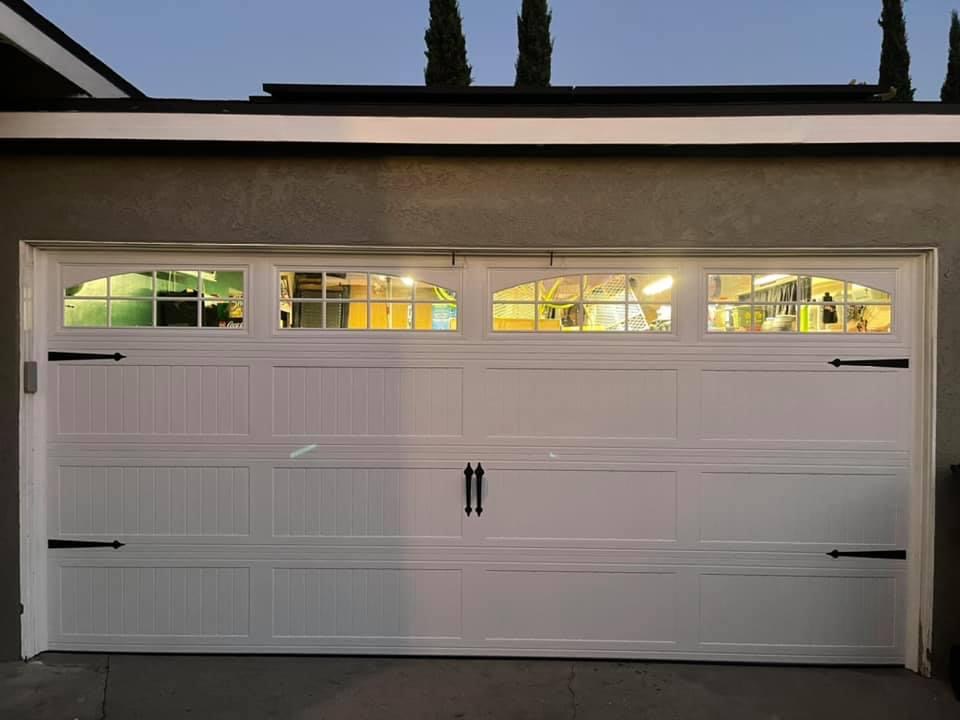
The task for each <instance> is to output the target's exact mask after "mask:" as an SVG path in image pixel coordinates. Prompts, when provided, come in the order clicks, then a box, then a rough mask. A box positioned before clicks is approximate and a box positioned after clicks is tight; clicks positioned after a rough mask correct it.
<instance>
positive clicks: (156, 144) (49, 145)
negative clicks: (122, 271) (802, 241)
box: [0, 139, 960, 158]
mask: <svg viewBox="0 0 960 720" xmlns="http://www.w3.org/2000/svg"><path fill="white" fill-rule="evenodd" d="M0 155H60V156H62V155H96V156H134V155H142V156H160V157H169V156H217V157H236V156H254V157H258V156H263V157H303V156H312V157H323V156H334V157H383V156H389V155H396V156H414V157H417V156H430V157H583V158H587V157H599V158H605V157H742V158H754V157H760V158H763V157H821V158H822V157H930V156H932V157H944V156H951V157H956V156H960V144H955V143H915V142H897V143H840V144H782V143H781V144H767V145H743V144H736V145H695V144H694V145H669V146H667V145H540V146H531V145H408V144H398V143H310V142H272V141H216V140H117V139H112V140H76V139H69V140H34V139H29V140H9V139H0Z"/></svg>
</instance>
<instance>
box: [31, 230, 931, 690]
mask: <svg viewBox="0 0 960 720" xmlns="http://www.w3.org/2000/svg"><path fill="white" fill-rule="evenodd" d="M65 246H68V247H70V249H78V250H79V249H90V250H98V249H99V250H101V251H102V250H103V246H102V245H98V244H96V243H62V242H56V241H46V242H44V241H38V242H29V241H24V242H21V243H20V299H21V305H20V360H21V366H22V364H23V363H24V362H26V361H36V360H39V359H41V358H43V357H45V353H46V351H47V348H46V337H47V328H46V322H47V320H46V318H47V313H46V312H44V311H43V310H44V308H45V302H44V301H45V300H46V299H47V298H48V295H49V292H50V291H51V289H50V288H48V287H46V284H47V281H46V278H47V277H48V273H47V272H46V269H47V263H48V261H49V260H48V258H49V253H48V252H45V250H48V249H54V248H59V249H65ZM110 249H111V250H112V251H116V250H119V249H123V250H128V251H132V252H143V251H145V250H147V249H152V250H156V251H167V252H170V251H171V249H172V248H171V246H170V245H162V244H157V245H153V246H145V245H144V244H143V243H135V242H131V243H129V244H126V245H125V246H124V247H123V248H118V247H116V246H113V247H111V248H110ZM178 249H179V250H180V251H181V252H182V251H184V250H185V249H186V248H183V247H179V248H178ZM194 249H195V250H196V251H201V250H202V251H203V252H206V253H216V252H230V253H231V254H236V252H237V248H233V247H231V248H224V247H222V246H220V247H218V246H214V245H204V246H197V247H196V248H194ZM297 250H298V252H301V253H310V252H311V251H313V252H318V253H325V254H330V253H332V252H335V253H338V254H342V253H343V252H344V248H336V249H333V248H329V247H323V246H315V247H314V246H303V247H298V248H297ZM368 250H372V249H368ZM376 250H377V252H378V253H379V254H382V255H384V256H392V257H394V258H395V257H396V256H397V255H401V254H417V255H424V254H426V253H425V252H424V249H423V248H419V249H416V252H412V249H408V250H407V251H406V253H404V250H402V249H400V250H398V249H391V248H378V249H376ZM264 251H265V248H262V247H257V248H252V247H251V248H250V249H249V252H250V254H260V253H263V252H264ZM586 251H587V249H579V250H578V251H577V252H576V254H577V255H579V256H581V257H582V256H583V255H585V254H587V253H586ZM437 252H438V251H437V250H436V249H434V251H433V253H434V254H437ZM439 252H442V253H444V254H452V255H454V256H455V255H456V254H486V255H489V254H491V253H490V251H489V250H486V251H485V252H483V253H480V252H478V251H477V250H475V249H474V250H470V249H447V250H441V251H439ZM619 252H620V254H631V255H657V256H663V255H664V254H665V253H664V251H662V250H657V251H652V250H650V251H642V250H637V251H624V250H621V251H619ZM514 253H516V251H514ZM554 253H556V254H557V255H560V254H564V253H563V250H557V251H554V252H551V251H550V250H533V249H531V250H530V251H529V253H527V254H529V255H539V256H547V255H549V256H551V257H552V256H553V255H554ZM571 254H573V253H571ZM597 254H598V255H602V254H606V252H605V251H604V250H603V249H599V250H598V251H597ZM670 254H671V255H673V256H676V257H684V256H693V255H700V256H702V255H713V256H718V255H722V256H754V257H756V256H765V257H770V256H778V255H787V254H790V255H807V256H816V255H819V256H822V255H823V254H824V249H823V248H804V249H784V248H776V249H773V248H771V249H763V248H744V249H738V250H729V251H723V252H722V253H720V252H718V251H717V250H716V249H686V250H679V249H678V250H675V251H671V252H670ZM831 254H833V255H836V254H837V253H836V252H834V251H831ZM842 254H844V255H848V256H852V257H857V256H859V257H870V256H876V255H890V254H896V255H900V256H904V257H912V258H915V259H916V260H917V261H918V264H919V271H918V272H919V275H920V276H921V277H922V283H923V288H922V291H921V293H920V297H921V299H922V302H923V309H922V312H923V323H922V326H921V327H918V328H916V338H915V342H914V347H915V348H916V350H915V353H916V358H917V372H916V374H915V376H916V382H917V383H918V386H917V388H916V397H917V399H918V402H917V407H916V410H915V412H916V418H915V420H916V422H915V425H916V437H915V446H916V449H917V452H916V453H915V458H914V467H915V472H914V473H913V479H912V481H911V483H910V503H909V512H910V517H909V522H908V526H909V548H910V551H909V552H910V556H909V563H908V582H907V602H906V613H907V617H906V627H907V628H914V630H913V631H908V632H907V636H906V638H905V641H906V645H905V648H906V652H905V657H904V665H905V666H906V667H907V669H909V670H913V671H915V672H918V673H920V674H922V675H926V676H929V675H930V674H931V656H932V653H931V650H932V635H933V595H934V531H935V480H936V474H935V442H936V392H935V386H936V357H937V298H938V281H939V273H938V269H937V268H938V266H937V260H938V258H937V251H936V249H935V248H909V249H905V248H900V249H894V248H890V249H888V248H884V249H880V250H876V249H874V250H867V249H863V250H856V249H852V250H843V252H842ZM41 367H43V363H41ZM39 381H40V382H39V390H38V392H36V393H35V394H26V393H24V391H23V390H24V388H23V386H22V382H23V376H22V374H21V388H20V397H21V403H20V417H19V427H20V464H19V498H20V503H19V504H20V588H21V590H20V593H21V602H22V603H23V613H22V615H21V654H22V656H23V657H24V658H30V657H32V656H34V655H36V654H37V653H40V652H43V651H44V650H46V649H47V624H48V622H47V621H48V618H47V587H46V585H47V583H46V567H47V548H46V518H45V512H46V485H47V482H46V471H45V460H44V458H45V446H46V427H47V425H46V417H45V415H46V411H45V408H46V393H45V385H46V382H45V378H44V377H43V376H41V377H40V378H39Z"/></svg>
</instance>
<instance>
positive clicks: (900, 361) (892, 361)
mask: <svg viewBox="0 0 960 720" xmlns="http://www.w3.org/2000/svg"><path fill="white" fill-rule="evenodd" d="M827 365H833V366H834V367H840V366H841V365H858V366H860V367H888V368H908V367H910V360H909V359H908V358H880V359H879V360H841V359H840V358H834V359H833V360H830V361H829V362H828V363H827Z"/></svg>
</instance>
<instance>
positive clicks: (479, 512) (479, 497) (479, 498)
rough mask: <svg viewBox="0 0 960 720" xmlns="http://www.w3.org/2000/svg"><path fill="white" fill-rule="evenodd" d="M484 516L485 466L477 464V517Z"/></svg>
mask: <svg viewBox="0 0 960 720" xmlns="http://www.w3.org/2000/svg"><path fill="white" fill-rule="evenodd" d="M482 514H483V465H481V464H480V463H477V517H479V516H480V515H482Z"/></svg>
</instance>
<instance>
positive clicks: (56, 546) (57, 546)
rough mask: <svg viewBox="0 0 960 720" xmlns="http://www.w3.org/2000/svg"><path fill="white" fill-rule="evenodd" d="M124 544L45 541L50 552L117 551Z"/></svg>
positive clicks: (95, 541) (116, 542) (114, 542)
mask: <svg viewBox="0 0 960 720" xmlns="http://www.w3.org/2000/svg"><path fill="white" fill-rule="evenodd" d="M123 545H124V543H122V542H120V541H119V540H113V541H112V542H100V541H98V540H47V547H48V548H50V549H51V550H69V549H71V548H99V547H109V548H113V549H114V550H117V549H119V548H122V547H123Z"/></svg>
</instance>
